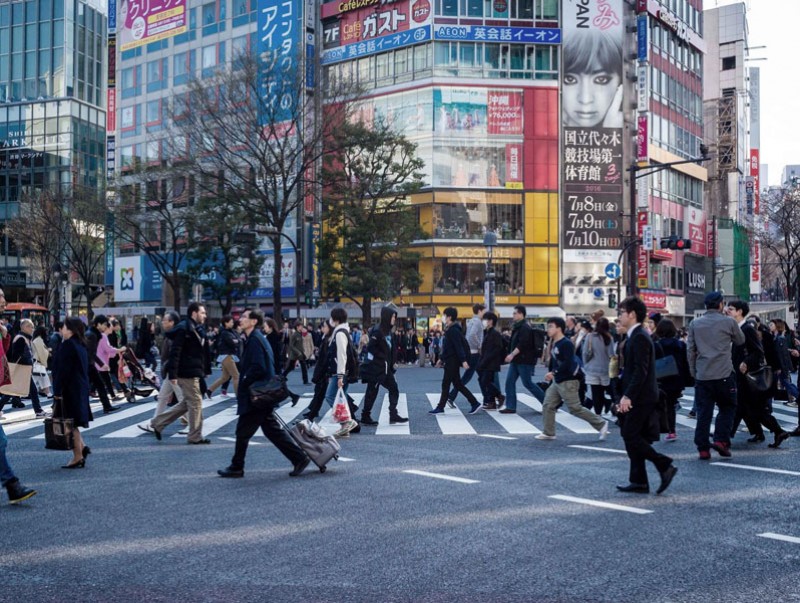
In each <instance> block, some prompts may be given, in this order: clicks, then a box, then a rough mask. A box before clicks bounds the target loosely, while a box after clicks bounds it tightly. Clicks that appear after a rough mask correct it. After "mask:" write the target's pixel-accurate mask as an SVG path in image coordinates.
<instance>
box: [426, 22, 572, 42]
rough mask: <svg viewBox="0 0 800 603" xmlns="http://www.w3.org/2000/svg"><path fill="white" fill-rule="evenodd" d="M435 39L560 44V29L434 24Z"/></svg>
mask: <svg viewBox="0 0 800 603" xmlns="http://www.w3.org/2000/svg"><path fill="white" fill-rule="evenodd" d="M433 37H434V39H435V40H442V41H444V40H449V41H452V42H505V43H507V44H561V30H560V29H558V28H551V27H498V26H496V25H434V27H433Z"/></svg>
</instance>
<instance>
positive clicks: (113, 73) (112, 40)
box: [108, 36, 117, 88]
mask: <svg viewBox="0 0 800 603" xmlns="http://www.w3.org/2000/svg"><path fill="white" fill-rule="evenodd" d="M116 85H117V38H116V36H109V37H108V87H109V88H113V87H115V86H116Z"/></svg>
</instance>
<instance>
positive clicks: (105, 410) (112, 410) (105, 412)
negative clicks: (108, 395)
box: [103, 406, 119, 415]
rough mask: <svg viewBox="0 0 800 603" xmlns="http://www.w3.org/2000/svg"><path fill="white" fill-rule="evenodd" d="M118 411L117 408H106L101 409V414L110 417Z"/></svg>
mask: <svg viewBox="0 0 800 603" xmlns="http://www.w3.org/2000/svg"><path fill="white" fill-rule="evenodd" d="M118 410H119V406H109V407H108V408H104V409H103V414H106V415H110V414H111V413H112V412H116V411H118Z"/></svg>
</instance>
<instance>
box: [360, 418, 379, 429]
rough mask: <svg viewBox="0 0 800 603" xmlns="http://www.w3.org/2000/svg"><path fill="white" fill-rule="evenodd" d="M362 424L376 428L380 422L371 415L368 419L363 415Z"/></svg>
mask: <svg viewBox="0 0 800 603" xmlns="http://www.w3.org/2000/svg"><path fill="white" fill-rule="evenodd" d="M361 424H362V425H366V426H367V427H375V426H376V425H377V424H378V422H377V421H376V420H375V419H373V418H372V417H370V416H369V415H367V416H366V417H365V416H364V415H361Z"/></svg>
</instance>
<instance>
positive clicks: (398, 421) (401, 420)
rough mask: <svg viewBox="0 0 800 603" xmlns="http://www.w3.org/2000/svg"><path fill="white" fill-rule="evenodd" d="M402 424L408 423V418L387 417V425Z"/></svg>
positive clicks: (398, 416)
mask: <svg viewBox="0 0 800 603" xmlns="http://www.w3.org/2000/svg"><path fill="white" fill-rule="evenodd" d="M403 423H408V417H401V416H400V415H397V416H396V417H389V425H401V424H403ZM376 425H377V423H376Z"/></svg>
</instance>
